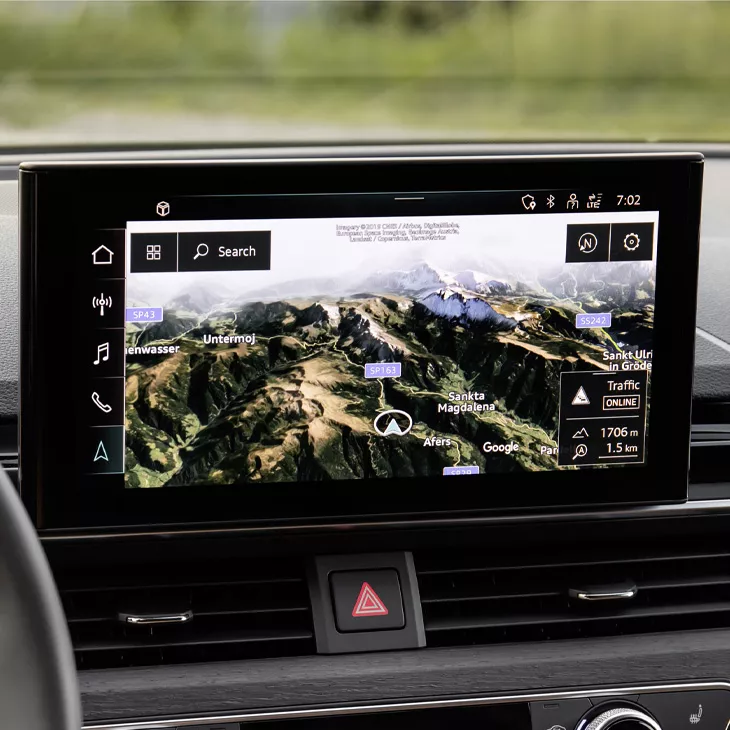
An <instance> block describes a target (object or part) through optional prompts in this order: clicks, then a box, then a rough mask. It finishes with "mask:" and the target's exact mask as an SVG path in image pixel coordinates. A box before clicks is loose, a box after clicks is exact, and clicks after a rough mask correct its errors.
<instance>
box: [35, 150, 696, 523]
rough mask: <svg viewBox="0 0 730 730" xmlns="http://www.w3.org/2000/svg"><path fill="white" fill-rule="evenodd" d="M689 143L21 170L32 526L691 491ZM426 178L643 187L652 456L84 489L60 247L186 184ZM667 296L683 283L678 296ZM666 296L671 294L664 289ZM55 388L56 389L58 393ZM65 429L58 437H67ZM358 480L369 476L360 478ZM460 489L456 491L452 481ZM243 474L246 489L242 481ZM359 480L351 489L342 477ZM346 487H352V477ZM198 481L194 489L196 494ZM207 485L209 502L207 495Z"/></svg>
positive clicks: (491, 506) (398, 182)
mask: <svg viewBox="0 0 730 730" xmlns="http://www.w3.org/2000/svg"><path fill="white" fill-rule="evenodd" d="M701 163H702V158H701V156H700V155H655V156H604V157H593V158H586V157H570V156H568V157H550V158H548V157H530V158H507V157H503V158H459V159H457V158H440V159H439V158H432V159H417V158H415V159H399V160H388V159H386V160H379V159H362V160H308V161H293V160H286V161H248V162H229V163H222V162H199V163H191V162H184V163H114V164H91V163H79V164H52V163H50V164H42V163H34V164H28V165H24V166H22V168H21V176H20V177H21V325H22V332H23V337H22V365H21V456H20V466H21V471H20V474H21V489H22V494H23V497H24V499H25V500H26V503H27V505H28V507H29V509H30V511H31V513H32V514H34V515H35V517H36V521H37V525H38V526H39V528H41V529H51V530H58V529H60V530H75V529H82V530H83V529H96V528H99V529H102V530H114V529H115V528H120V527H129V526H141V525H144V526H154V525H161V526H162V525H165V526H168V527H169V526H171V525H190V524H195V525H196V526H202V525H211V526H212V525H220V524H221V523H223V522H225V523H227V524H250V523H252V522H258V523H260V522H262V521H263V522H265V523H281V522H291V521H302V520H303V521H305V522H307V523H312V522H319V521H327V520H331V519H334V518H337V519H342V518H347V520H349V521H352V520H358V519H373V518H374V519H378V518H383V517H385V516H388V517H393V516H413V517H416V516H418V515H428V516H430V517H431V516H434V515H457V514H465V513H472V514H473V513H474V512H477V511H484V510H512V509H525V508H528V509H540V510H545V509H549V508H553V507H570V506H582V507H585V506H595V505H604V504H629V503H664V502H681V501H684V500H685V499H686V495H687V471H688V462H689V439H690V416H691V386H692V370H693V357H694V329H695V310H696V306H695V303H696V296H697V269H698V258H699V240H698V228H699V209H700V195H701V169H702V164H701ZM384 188H385V189H387V190H394V191H398V192H410V191H413V192H417V191H422V190H442V191H470V190H526V191H529V190H539V189H557V188H564V189H568V188H581V189H597V190H601V189H605V190H618V189H626V191H627V192H634V191H644V194H645V195H646V196H647V199H652V200H654V201H655V202H656V205H651V206H650V207H651V209H658V210H659V244H658V256H657V293H656V297H657V306H656V317H655V326H654V338H655V339H654V369H653V374H652V386H651V387H652V394H651V411H650V415H649V433H648V441H647V455H648V462H647V464H645V465H641V466H638V465H637V466H636V467H631V466H625V467H622V468H621V469H615V470H613V469H601V470H589V471H586V470H579V471H575V472H562V471H561V472H539V473H530V474H509V475H494V474H491V475H484V476H480V477H468V478H466V479H461V480H459V481H458V482H454V481H453V480H451V481H449V482H447V484H448V485H449V487H448V490H445V489H444V486H445V484H446V483H444V481H443V477H438V476H437V477H434V478H432V479H408V480H405V479H404V480H400V479H391V480H388V481H387V482H382V483H381V482H373V481H367V482H348V483H339V484H337V483H332V484H326V483H324V482H321V483H317V484H316V485H311V486H310V485H306V486H305V485H301V484H295V485H276V486H275V487H274V485H266V487H265V488H264V487H256V488H255V489H246V490H245V492H244V491H242V489H241V487H216V488H211V487H191V488H186V487H175V488H174V491H171V490H166V489H158V490H129V489H127V490H121V491H116V490H114V491H113V492H108V491H107V492H105V491H104V490H103V489H98V488H96V489H95V488H90V487H89V486H82V484H81V482H82V481H83V480H79V479H78V478H76V476H75V465H74V463H73V454H74V448H73V445H72V444H69V443H64V438H63V432H62V426H61V425H60V424H59V425H57V424H58V421H57V416H56V414H58V413H61V412H67V413H68V411H69V410H70V407H69V403H68V400H67V395H68V394H66V395H65V396H64V393H63V388H62V387H60V385H59V383H60V382H62V378H63V373H62V372H59V369H58V366H57V365H56V363H57V360H56V358H57V356H58V353H59V352H62V351H63V344H64V343H63V340H62V337H63V332H62V328H61V327H59V326H58V320H57V319H56V317H57V315H58V312H59V305H60V303H61V302H62V301H63V298H64V296H67V295H68V292H67V288H68V282H69V281H72V280H73V272H72V271H71V270H70V269H69V261H72V260H73V257H70V256H68V255H66V256H64V251H67V250H68V249H67V247H68V246H73V241H74V240H78V239H79V237H80V238H83V237H84V236H85V235H87V234H88V232H89V231H90V230H93V229H97V228H123V227H124V226H125V225H126V222H127V221H128V220H145V219H150V218H151V217H152V216H151V215H150V211H151V210H154V209H155V205H156V202H157V201H159V200H160V199H164V198H166V197H167V198H170V197H175V196H182V195H191V194H197V195H203V194H206V195H214V194H215V195H222V194H231V193H236V194H274V195H275V194H307V193H343V192H383V190H384ZM677 292H680V293H681V301H680V300H678V298H677V297H678V295H677ZM670 300H671V301H670ZM64 398H66V400H64ZM66 441H68V439H66ZM362 485H366V486H367V488H366V489H363V488H361V487H362ZM457 485H458V489H457ZM249 486H250V485H249ZM354 486H357V487H360V488H353V487H354ZM347 487H349V489H348V488H347ZM203 492H205V494H203ZM202 497H204V499H202Z"/></svg>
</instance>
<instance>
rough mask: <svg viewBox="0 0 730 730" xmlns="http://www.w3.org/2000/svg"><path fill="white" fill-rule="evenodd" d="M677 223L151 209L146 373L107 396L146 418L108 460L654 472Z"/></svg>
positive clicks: (133, 307) (350, 468)
mask: <svg viewBox="0 0 730 730" xmlns="http://www.w3.org/2000/svg"><path fill="white" fill-rule="evenodd" d="M528 210H529V209H528ZM658 226H659V216H658V213H657V212H656V211H641V212H611V213H601V212H591V213H575V212H571V213H558V212H552V213H549V214H547V213H540V212H535V213H532V212H528V213H525V214H515V215H456V216H397V217H395V216H394V217H382V218H378V217H372V216H369V217H363V218H359V217H338V218H300V219H291V218H290V219H280V220H225V221H224V220H219V221H204V220H190V221H185V220H176V221H168V220H152V221H134V222H130V223H128V225H127V231H126V251H125V261H126V264H125V267H126V271H125V274H126V292H125V294H124V300H125V307H124V320H125V322H124V327H125V338H126V342H125V344H124V349H125V364H124V366H123V367H124V371H123V372H119V373H118V375H119V376H120V377H118V378H116V379H115V378H111V379H109V378H107V380H113V381H115V382H114V383H112V385H111V386H108V387H111V389H112V390H114V389H115V388H117V389H118V391H119V392H118V394H115V393H108V394H105V393H102V394H101V395H102V396H103V397H105V398H107V399H108V402H116V399H122V398H123V400H124V404H125V405H124V412H123V414H122V413H121V411H120V412H119V414H118V416H117V420H116V421H115V422H114V423H111V422H110V421H109V420H108V419H107V420H104V421H103V423H104V429H105V430H104V438H106V439H107V442H106V443H104V444H103V446H104V449H105V453H107V454H109V458H108V459H107V460H99V461H95V462H94V466H93V467H92V471H95V472H96V473H100V474H101V473H110V470H112V471H114V472H116V473H118V472H120V471H123V472H124V480H125V485H126V486H127V487H130V488H135V487H174V486H191V485H212V484H227V485H236V484H241V485H244V484H246V483H251V484H255V483H270V482H313V481H322V480H356V479H385V478H404V477H426V476H441V475H446V476H454V475H472V474H485V473H486V474H488V473H498V472H520V471H522V472H534V471H552V470H575V469H577V468H593V469H596V468H598V469H601V468H606V467H616V466H617V465H625V464H636V463H644V462H645V461H647V460H648V459H649V454H648V450H647V448H646V436H647V433H646V422H647V408H648V401H649V397H650V386H651V365H652V355H653V348H654V342H653V326H654V301H655V279H656V265H655V252H656V236H657V231H658ZM111 288H113V287H111V283H110V291H111ZM102 293H103V292H102ZM120 311H121V310H120ZM121 324H122V323H120V325H121ZM102 339H103V340H104V342H102V341H101V340H100V342H99V343H98V347H103V345H104V344H106V345H107V349H108V345H109V343H108V341H107V338H102ZM94 352H96V350H94ZM106 354H107V355H108V352H107V353H106ZM122 375H123V377H121V376H122ZM111 417H112V418H113V417H114V415H113V414H112V416H111ZM115 429H116V431H115ZM100 433H101V432H100ZM104 438H101V442H103V440H104ZM96 440H97V439H96V434H95V438H94V439H92V441H94V443H90V444H89V449H91V450H94V449H97V450H98V448H99V445H98V444H97V443H95V441H96ZM114 449H119V450H120V453H119V455H118V456H119V457H120V458H112V455H111V453H110V452H111V451H113V450H114ZM121 450H123V453H121ZM95 453H96V452H95ZM122 456H123V458H121V457H122ZM122 462H123V467H120V465H121V464H122ZM112 464H113V466H112Z"/></svg>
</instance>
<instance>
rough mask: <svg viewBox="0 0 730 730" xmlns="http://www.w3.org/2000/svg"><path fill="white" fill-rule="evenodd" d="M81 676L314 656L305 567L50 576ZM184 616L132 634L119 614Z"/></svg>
mask: <svg viewBox="0 0 730 730" xmlns="http://www.w3.org/2000/svg"><path fill="white" fill-rule="evenodd" d="M56 580H57V582H58V585H59V590H60V592H61V597H62V600H63V603H64V607H65V609H66V616H67V619H68V623H69V627H70V629H71V636H72V640H73V643H74V649H75V651H76V657H77V663H78V665H79V667H80V668H106V667H120V666H140V665H148V664H170V663H179V662H196V661H216V660H219V659H221V660H223V659H225V660H228V659H246V658H254V657H255V658H260V657H280V656H296V655H302V654H311V653H314V638H313V629H312V619H311V610H310V604H309V595H308V590H307V584H306V580H305V570H304V566H303V565H300V564H298V563H297V561H296V560H291V559H287V560H281V561H279V560H269V561H255V562H254V563H253V564H252V565H247V564H246V562H242V561H240V560H224V561H216V562H215V563H214V564H212V565H211V564H209V563H208V562H206V561H204V560H200V561H197V562H196V561H190V560H185V561H181V562H177V563H166V564H165V563H158V564H156V563H154V562H149V561H144V562H142V563H135V564H131V563H127V564H124V565H123V566H117V569H115V570H109V569H106V568H99V569H91V570H89V569H87V570H85V571H82V572H75V571H73V570H71V571H66V572H64V571H63V570H57V571H56ZM188 611H189V612H191V613H192V620H190V621H188V622H185V623H178V624H168V625H156V626H135V625H129V624H125V623H123V622H121V621H119V620H118V615H119V614H120V613H121V614H126V613H131V614H142V615H144V614H150V613H152V614H155V613H172V614H177V613H184V612H188Z"/></svg>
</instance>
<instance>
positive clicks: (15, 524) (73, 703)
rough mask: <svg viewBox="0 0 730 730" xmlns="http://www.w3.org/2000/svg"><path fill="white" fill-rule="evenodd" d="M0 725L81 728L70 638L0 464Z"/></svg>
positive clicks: (32, 728) (49, 576)
mask: <svg viewBox="0 0 730 730" xmlns="http://www.w3.org/2000/svg"><path fill="white" fill-rule="evenodd" d="M0 727H2V728H8V730H10V728H26V729H27V730H80V728H81V701H80V694H79V687H78V678H77V676H76V666H75V663H74V656H73V649H72V648H71V639H70V637H69V633H68V625H67V624H66V619H65V617H64V613H63V608H62V607H61V600H60V598H59V596H58V591H57V590H56V584H55V583H54V581H53V575H52V574H51V569H50V567H49V566H48V561H47V560H46V556H45V554H44V552H43V548H41V544H40V542H39V540H38V537H37V535H36V532H35V529H34V528H33V525H32V524H31V522H30V519H28V515H27V513H26V511H25V508H24V507H23V504H22V503H21V501H20V498H19V497H18V494H17V492H16V490H15V488H14V486H13V484H12V482H11V481H10V478H9V477H8V475H7V474H6V473H5V472H4V471H3V469H2V467H0Z"/></svg>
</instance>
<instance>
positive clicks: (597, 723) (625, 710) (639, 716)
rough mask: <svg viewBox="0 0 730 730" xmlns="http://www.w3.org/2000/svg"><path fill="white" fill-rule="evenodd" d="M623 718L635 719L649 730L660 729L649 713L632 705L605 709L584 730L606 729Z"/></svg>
mask: <svg viewBox="0 0 730 730" xmlns="http://www.w3.org/2000/svg"><path fill="white" fill-rule="evenodd" d="M624 720H636V721H637V722H638V723H639V724H641V725H643V726H644V727H648V728H650V730H662V728H661V727H660V725H659V723H658V722H657V721H656V720H655V719H654V718H653V717H651V715H649V714H648V713H647V712H640V711H639V710H635V709H634V708H633V707H617V708H615V709H612V710H607V711H606V712H604V713H603V714H602V715H599V716H598V717H597V718H595V720H593V721H592V722H591V723H590V724H589V725H586V728H585V730H608V728H610V727H611V725H613V724H614V723H615V722H623V721H624Z"/></svg>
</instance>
